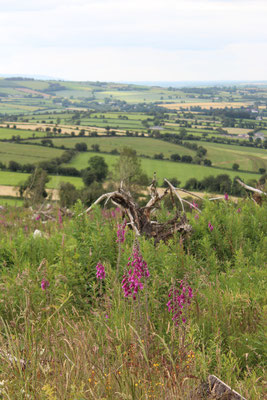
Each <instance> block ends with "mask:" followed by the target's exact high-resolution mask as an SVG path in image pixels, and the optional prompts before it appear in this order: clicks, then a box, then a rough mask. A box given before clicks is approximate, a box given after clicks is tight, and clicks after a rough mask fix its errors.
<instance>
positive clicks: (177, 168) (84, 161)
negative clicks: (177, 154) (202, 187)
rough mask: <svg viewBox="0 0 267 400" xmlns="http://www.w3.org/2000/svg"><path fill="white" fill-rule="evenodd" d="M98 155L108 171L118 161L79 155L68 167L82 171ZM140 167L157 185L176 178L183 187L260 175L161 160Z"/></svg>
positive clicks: (93, 154)
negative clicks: (223, 176)
mask: <svg viewBox="0 0 267 400" xmlns="http://www.w3.org/2000/svg"><path fill="white" fill-rule="evenodd" d="M96 155H100V156H101V157H104V159H105V161H106V163H107V164H108V166H109V169H110V170H112V169H113V166H114V164H115V163H116V161H117V160H118V156H113V155H111V154H99V153H91V152H90V153H79V154H78V155H77V156H76V157H74V158H73V159H72V160H71V162H70V163H69V164H66V165H68V166H72V167H75V168H77V169H80V170H81V169H84V168H86V167H87V166H88V160H89V158H91V157H93V156H96ZM141 165H142V168H143V170H144V172H145V173H146V174H147V175H148V177H149V178H151V180H152V178H153V174H154V172H156V174H157V179H158V182H159V184H162V182H163V179H164V178H177V179H178V180H179V181H181V185H184V184H185V183H186V181H187V180H188V179H190V178H196V179H198V180H199V179H203V178H204V177H207V176H210V175H214V176H217V175H221V174H227V175H229V176H230V177H231V178H232V179H233V178H234V177H236V176H239V177H240V178H241V179H243V180H245V181H246V182H247V181H249V180H252V179H257V178H258V177H259V176H260V175H257V174H253V173H246V172H239V171H238V172H236V171H232V170H229V171H228V170H223V169H219V168H213V167H205V166H199V165H195V164H185V163H180V162H178V163H176V162H171V161H164V160H163V161H161V160H151V159H146V158H142V159H141Z"/></svg>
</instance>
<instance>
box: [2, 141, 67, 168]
mask: <svg viewBox="0 0 267 400" xmlns="http://www.w3.org/2000/svg"><path fill="white" fill-rule="evenodd" d="M0 146H1V147H0V159H1V161H2V162H3V163H5V164H8V162H9V161H11V160H12V161H17V162H19V163H21V164H26V163H38V162H40V161H46V160H50V159H51V158H55V157H60V156H61V154H62V153H63V150H58V149H51V148H48V147H41V146H31V145H24V144H17V143H6V142H1V143H0Z"/></svg>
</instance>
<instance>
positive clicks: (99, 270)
mask: <svg viewBox="0 0 267 400" xmlns="http://www.w3.org/2000/svg"><path fill="white" fill-rule="evenodd" d="M96 277H97V279H105V277H106V272H105V267H104V265H102V264H101V263H98V264H97V266H96Z"/></svg>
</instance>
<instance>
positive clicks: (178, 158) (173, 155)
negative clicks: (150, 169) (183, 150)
mask: <svg viewBox="0 0 267 400" xmlns="http://www.w3.org/2000/svg"><path fill="white" fill-rule="evenodd" d="M171 160H172V161H175V162H177V161H180V160H181V157H180V155H179V154H178V153H175V154H172V155H171Z"/></svg>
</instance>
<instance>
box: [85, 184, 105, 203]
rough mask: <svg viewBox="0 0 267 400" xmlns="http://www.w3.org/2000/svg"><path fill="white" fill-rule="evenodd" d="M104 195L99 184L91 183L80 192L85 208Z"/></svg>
mask: <svg viewBox="0 0 267 400" xmlns="http://www.w3.org/2000/svg"><path fill="white" fill-rule="evenodd" d="M103 193H104V189H103V186H102V185H101V183H99V182H93V183H92V184H91V185H90V186H88V187H86V188H84V189H83V190H82V191H81V194H80V196H81V200H82V202H83V204H85V205H86V206H87V207H88V206H90V205H91V204H92V203H93V202H94V201H95V200H96V199H97V198H98V197H100V196H101V194H103Z"/></svg>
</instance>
